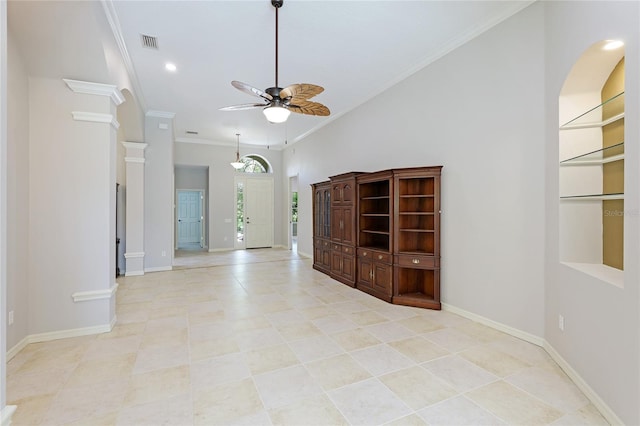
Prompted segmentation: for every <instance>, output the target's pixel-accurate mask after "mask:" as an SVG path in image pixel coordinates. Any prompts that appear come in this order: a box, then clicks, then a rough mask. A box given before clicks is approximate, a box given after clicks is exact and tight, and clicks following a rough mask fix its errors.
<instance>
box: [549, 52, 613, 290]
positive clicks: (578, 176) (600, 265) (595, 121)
mask: <svg viewBox="0 0 640 426" xmlns="http://www.w3.org/2000/svg"><path fill="white" fill-rule="evenodd" d="M610 42H611V41H610V40H603V41H600V42H597V43H595V44H593V45H592V46H591V47H589V48H588V49H587V50H586V51H585V52H584V53H583V54H582V55H581V56H580V58H578V60H577V61H576V63H575V65H574V66H573V68H572V69H571V71H570V72H569V74H568V76H567V78H566V80H565V83H564V85H563V87H562V90H561V93H560V96H559V100H558V101H559V122H560V123H561V125H560V130H559V141H560V144H559V164H560V170H559V177H560V179H559V193H560V209H559V219H560V239H559V241H560V261H561V262H563V263H565V264H567V265H569V266H572V267H574V268H576V269H579V270H582V271H584V272H587V273H589V274H592V275H595V276H598V277H600V278H604V279H605V280H607V281H609V282H611V283H612V284H615V285H619V286H622V285H623V273H622V270H623V259H624V250H623V246H624V47H623V46H621V47H619V48H617V49H611V50H607V49H606V46H607V44H609V43H610Z"/></svg>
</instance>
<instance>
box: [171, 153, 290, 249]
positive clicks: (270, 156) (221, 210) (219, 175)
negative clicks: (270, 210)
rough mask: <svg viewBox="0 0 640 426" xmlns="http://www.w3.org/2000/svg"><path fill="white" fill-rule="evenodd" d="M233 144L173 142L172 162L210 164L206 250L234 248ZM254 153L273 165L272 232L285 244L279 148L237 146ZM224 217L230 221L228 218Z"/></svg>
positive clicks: (185, 164) (204, 165)
mask: <svg viewBox="0 0 640 426" xmlns="http://www.w3.org/2000/svg"><path fill="white" fill-rule="evenodd" d="M235 153H236V150H235V146H221V145H205V144H195V143H176V144H175V163H176V164H178V165H181V166H187V165H190V166H203V167H209V217H208V220H209V250H219V249H229V250H231V249H233V243H234V240H235V234H236V229H235V215H236V209H235V205H236V203H235V188H234V183H233V182H234V181H233V178H234V176H235V175H236V174H237V172H236V171H235V170H234V169H233V167H231V165H230V164H229V163H230V162H231V161H232V160H234V159H235ZM249 154H257V155H261V156H262V157H264V158H266V159H267V161H269V163H270V164H271V166H272V167H273V170H274V172H273V178H274V182H275V184H274V215H275V220H274V236H275V241H274V243H275V244H276V245H286V241H287V239H286V238H287V236H286V234H283V220H282V217H283V215H286V211H285V212H283V210H282V205H283V201H282V200H283V188H285V190H286V188H287V187H286V186H281V185H278V184H277V183H278V182H281V181H282V151H277V150H274V149H266V148H262V147H254V146H243V145H241V146H240V155H241V156H244V155H249ZM226 219H229V220H230V221H229V222H227V221H226Z"/></svg>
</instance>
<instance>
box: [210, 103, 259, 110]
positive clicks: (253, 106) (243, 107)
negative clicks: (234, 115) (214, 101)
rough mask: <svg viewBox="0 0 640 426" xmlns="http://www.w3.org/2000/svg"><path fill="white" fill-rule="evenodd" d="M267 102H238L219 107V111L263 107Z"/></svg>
mask: <svg viewBox="0 0 640 426" xmlns="http://www.w3.org/2000/svg"><path fill="white" fill-rule="evenodd" d="M266 106H269V104H240V105H231V106H227V107H222V108H220V111H242V110H243V109H253V108H264V107H266Z"/></svg>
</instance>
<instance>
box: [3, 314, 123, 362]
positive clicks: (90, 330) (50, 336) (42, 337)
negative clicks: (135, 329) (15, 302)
mask: <svg viewBox="0 0 640 426" xmlns="http://www.w3.org/2000/svg"><path fill="white" fill-rule="evenodd" d="M116 322H117V317H116V316H115V315H114V317H113V318H112V319H111V321H110V322H109V324H104V325H96V326H93V327H84V328H74V329H70V330H60V331H51V332H48V333H38V334H30V335H28V336H26V337H25V338H24V339H22V340H20V341H19V342H18V343H17V344H16V345H15V346H14V347H12V348H11V349H9V350H8V351H7V361H9V360H11V359H12V358H13V357H14V356H16V355H17V354H18V353H19V352H20V351H21V350H22V349H24V348H25V346H27V345H28V344H30V343H39V342H48V341H51V340H58V339H68V338H70V337H81V336H89V335H91V334H102V333H108V332H110V331H111V330H113V327H114V326H115V325H116Z"/></svg>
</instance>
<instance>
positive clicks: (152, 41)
mask: <svg viewBox="0 0 640 426" xmlns="http://www.w3.org/2000/svg"><path fill="white" fill-rule="evenodd" d="M140 36H141V37H142V46H144V47H148V48H149V49H157V48H158V39H157V38H156V37H154V36H150V35H146V34H140Z"/></svg>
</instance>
